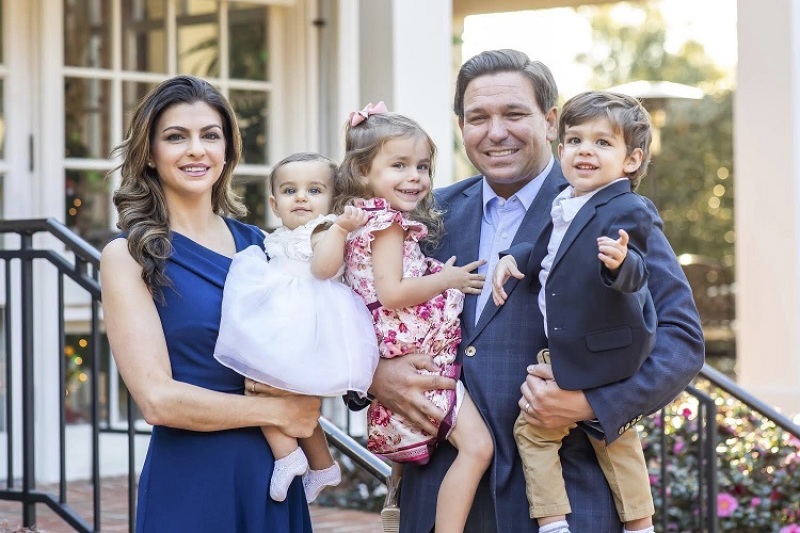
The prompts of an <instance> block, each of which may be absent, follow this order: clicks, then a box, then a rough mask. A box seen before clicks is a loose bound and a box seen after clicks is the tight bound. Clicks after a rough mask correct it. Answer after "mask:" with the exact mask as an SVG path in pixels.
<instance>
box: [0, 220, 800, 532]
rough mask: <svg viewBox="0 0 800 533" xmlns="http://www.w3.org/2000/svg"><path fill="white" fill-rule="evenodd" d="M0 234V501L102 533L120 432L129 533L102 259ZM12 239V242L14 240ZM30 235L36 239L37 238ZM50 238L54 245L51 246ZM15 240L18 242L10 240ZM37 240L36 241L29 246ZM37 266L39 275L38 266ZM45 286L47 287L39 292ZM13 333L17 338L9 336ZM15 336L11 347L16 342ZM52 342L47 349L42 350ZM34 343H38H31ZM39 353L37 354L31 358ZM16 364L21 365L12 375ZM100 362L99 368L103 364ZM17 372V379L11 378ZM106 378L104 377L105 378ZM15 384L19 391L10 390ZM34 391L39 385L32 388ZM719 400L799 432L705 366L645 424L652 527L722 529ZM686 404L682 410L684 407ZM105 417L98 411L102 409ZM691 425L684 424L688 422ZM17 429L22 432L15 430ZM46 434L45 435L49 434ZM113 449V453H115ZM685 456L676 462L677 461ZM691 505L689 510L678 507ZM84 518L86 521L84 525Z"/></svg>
mask: <svg viewBox="0 0 800 533" xmlns="http://www.w3.org/2000/svg"><path fill="white" fill-rule="evenodd" d="M0 234H4V235H5V240H6V243H5V247H4V248H3V249H0V260H2V261H3V263H4V274H5V295H6V306H5V371H4V379H5V400H6V405H5V433H6V435H5V438H6V444H7V456H6V458H5V461H6V483H5V486H4V487H3V486H2V485H0V500H9V501H16V502H20V503H21V504H22V526H24V527H32V526H34V525H35V524H36V505H37V504H44V505H46V506H47V507H49V508H50V509H51V510H52V511H53V512H54V513H55V514H56V515H57V516H59V517H60V518H61V519H63V521H64V522H65V523H66V524H68V525H69V526H70V527H72V528H73V529H74V530H75V531H80V532H90V531H99V530H100V529H101V501H102V497H101V496H102V495H101V491H102V489H103V483H102V479H101V473H100V447H101V445H102V443H101V439H100V436H101V434H105V433H124V434H126V435H127V447H128V450H127V453H128V461H127V483H128V486H127V496H128V510H129V519H128V522H129V530H130V531H133V523H134V512H135V511H134V510H135V499H136V492H135V491H136V475H137V472H136V463H135V447H136V442H135V440H136V439H135V437H136V436H137V435H138V434H142V433H149V431H148V430H142V429H137V428H136V425H135V421H136V420H137V418H138V412H137V411H136V408H135V405H134V403H133V401H132V400H131V398H130V396H129V395H128V394H127V391H124V392H123V394H124V400H125V401H126V410H127V421H126V422H125V423H124V424H123V425H122V427H118V426H117V425H114V424H112V423H111V418H110V417H111V415H110V409H108V406H105V407H104V408H103V409H101V402H100V399H101V397H103V398H106V399H107V398H108V397H109V391H108V390H107V389H105V390H103V391H101V390H100V383H101V381H102V382H103V383H104V384H105V387H108V383H109V381H110V380H109V379H105V380H101V379H100V376H101V369H102V368H106V369H107V370H106V371H107V372H110V371H111V369H113V367H112V366H111V364H110V362H109V361H105V363H103V361H102V358H103V357H107V358H110V352H109V351H108V350H101V346H102V345H103V343H104V342H105V341H104V340H103V338H102V332H101V328H100V297H101V296H100V286H99V282H98V277H99V264H100V263H99V260H100V254H99V252H98V251H97V250H96V249H94V248H93V247H92V246H91V245H89V244H87V243H86V242H85V241H84V240H83V239H81V238H80V237H79V236H77V235H76V234H74V233H73V232H72V231H70V230H69V229H68V228H66V227H65V226H64V225H63V224H61V223H60V222H58V221H57V220H54V219H43V220H6V221H0ZM15 236H16V237H15ZM35 237H36V238H35ZM53 239H57V241H58V242H56V241H54V240H53ZM15 240H16V243H15V242H14V241H15ZM35 241H38V242H35ZM35 263H44V264H47V265H49V266H50V270H54V272H55V275H56V278H57V283H56V284H55V289H54V290H55V292H56V295H54V296H53V300H48V301H47V303H46V304H44V306H45V307H46V309H35V308H34V305H39V304H40V303H43V302H45V301H46V300H45V299H43V298H42V297H41V295H40V296H39V297H38V298H37V297H36V294H35V291H36V290H41V288H39V287H37V286H36V284H35V281H40V280H46V279H47V278H46V277H45V276H46V274H45V273H44V272H43V271H44V270H45V269H44V268H43V267H42V268H39V267H38V266H37V267H36V268H35V267H34V264H35ZM37 269H38V270H37ZM66 281H69V282H72V283H75V284H77V286H78V287H80V288H81V289H82V290H83V291H84V293H85V294H86V296H87V298H88V300H87V301H88V304H87V305H88V308H89V311H90V318H89V330H90V331H89V335H90V339H91V341H90V344H91V368H90V372H89V381H90V387H91V409H90V413H91V416H90V417H89V418H90V423H91V438H90V443H89V445H90V447H91V474H90V478H91V479H90V481H91V484H92V499H93V501H92V514H91V517H90V518H87V517H85V516H82V515H80V514H79V513H78V512H76V511H75V509H74V508H73V507H72V506H71V505H70V502H68V501H67V499H68V498H67V488H68V485H69V483H70V480H69V479H68V476H67V469H66V464H67V463H66V461H67V457H66V437H65V435H66V426H67V420H66V403H65V394H64V383H65V376H66V369H65V362H64V359H65V358H64V356H63V354H64V348H65V326H66V324H67V321H66V317H65V307H66V302H65V282H66ZM45 289H46V288H45ZM50 312H52V313H55V320H56V322H57V324H58V327H57V331H56V334H55V335H54V336H51V337H48V336H47V335H44V334H43V332H40V331H35V330H34V324H35V323H36V322H35V321H34V315H35V313H36V316H37V317H41V316H42V315H43V314H46V313H50ZM15 334H16V335H15ZM15 339H16V341H15ZM50 342H52V346H42V345H41V344H43V343H50ZM37 343H39V345H37ZM53 352H55V355H56V356H57V358H58V360H59V361H60V362H59V373H58V374H59V378H58V379H59V384H58V387H59V389H60V391H59V394H58V396H59V405H58V410H59V416H58V427H56V428H50V427H47V428H42V430H43V431H46V432H48V435H47V440H49V441H50V442H52V438H53V437H52V435H54V434H56V433H57V434H58V439H57V441H58V450H59V474H58V478H59V482H58V491H57V492H58V493H57V494H52V493H48V492H45V491H41V490H37V488H36V487H37V484H36V468H35V457H36V449H37V444H38V443H39V442H41V439H37V437H36V435H35V429H36V428H35V424H34V413H35V407H36V406H35V401H36V396H35V395H34V386H35V379H34V378H35V376H36V375H37V374H36V369H35V368H34V364H35V362H38V361H40V362H43V363H44V361H47V362H46V363H45V364H50V359H49V357H50V355H49V354H52V353H53ZM37 353H39V354H43V355H40V356H39V358H38V359H37V357H36V356H35V354H37ZM16 364H19V365H20V368H19V370H17V368H16V366H15V365H16ZM103 365H105V366H103ZM17 373H19V374H20V375H21V379H19V380H18V381H17V380H16V379H15V376H16V375H17ZM106 377H107V376H106ZM17 383H18V384H19V390H17ZM38 385H39V387H41V386H42V385H41V384H38ZM720 395H725V396H727V397H729V398H734V399H735V400H736V401H738V402H741V403H742V404H745V405H747V406H748V408H749V409H750V410H752V411H756V412H758V413H760V415H761V416H763V417H765V418H767V419H769V420H770V421H771V424H774V425H775V426H776V427H779V428H781V429H782V430H783V431H786V432H789V433H791V434H793V435H795V436H797V437H800V427H798V426H797V425H796V424H794V423H793V422H792V421H791V420H790V419H788V418H787V417H786V416H784V415H782V414H781V413H779V412H778V411H776V410H775V409H773V408H772V407H770V406H769V405H767V404H765V403H764V402H762V401H760V400H759V399H757V398H755V397H753V396H752V395H750V394H748V393H747V392H746V391H744V390H743V389H742V388H740V387H738V386H737V385H736V384H735V383H734V382H733V381H731V380H730V379H728V378H727V377H725V376H724V375H723V374H721V373H720V372H717V371H716V370H714V369H713V368H711V367H708V366H706V367H704V368H703V370H702V371H701V373H700V376H699V378H698V380H697V381H696V383H694V384H693V385H691V386H689V387H687V388H686V390H685V391H684V393H682V395H681V397H680V398H678V399H677V400H676V401H675V402H673V403H672V404H670V406H667V407H666V408H664V409H662V410H661V411H660V413H658V414H657V415H655V416H654V417H651V418H650V419H647V420H645V421H643V432H642V438H643V444H644V447H645V454H646V456H647V457H648V461H649V464H650V468H651V475H652V476H654V477H655V478H657V482H655V483H654V487H655V488H654V495H655V499H656V503H657V516H656V522H657V524H659V526H658V527H659V529H661V530H663V531H668V530H669V528H668V526H669V522H670V521H672V518H670V517H674V516H675V515H687V516H689V515H691V517H692V518H691V520H692V521H693V522H692V524H693V525H692V526H690V527H691V528H692V529H691V530H692V531H707V532H716V531H718V530H719V525H718V512H717V491H718V457H717V451H716V450H717V447H718V439H719V438H718V435H719V420H718V416H717V405H718V403H719V402H720V399H719V398H720ZM687 402H688V404H690V405H691V406H693V407H692V409H690V411H691V414H690V416H689V415H687V414H686V413H684V412H682V411H681V409H683V410H686V409H687V408H686V407H685V405H686V404H687ZM681 406H683V407H681ZM101 411H102V412H101ZM680 417H683V419H684V421H683V422H682V423H684V424H685V423H691V424H693V426H692V431H691V432H690V436H689V440H691V443H690V450H691V453H692V459H691V461H690V467H689V468H690V469H691V477H692V479H693V480H694V481H695V482H696V483H695V485H696V489H694V490H695V492H694V493H692V495H691V497H690V499H691V503H690V504H686V503H685V502H683V501H681V502H678V503H676V501H677V499H676V496H675V493H674V490H670V489H671V487H672V485H673V479H672V477H674V473H673V472H672V470H674V468H672V467H673V466H674V464H675V463H676V462H677V461H679V458H678V457H677V455H676V454H677V452H676V451H675V442H677V438H678V437H677V436H676V434H675V433H674V430H673V429H672V428H673V427H674V426H675V424H674V423H672V422H670V421H674V420H675V419H676V418H680ZM687 421H688V422H687ZM17 425H18V426H19V427H20V428H21V435H19V436H18V435H17V434H16V430H15V428H16V427H17ZM321 425H322V427H323V429H324V430H325V432H326V433H327V435H328V441H329V443H330V444H331V445H332V446H334V447H335V448H336V449H338V450H339V451H340V452H341V453H343V454H344V455H346V456H348V457H349V458H350V459H352V461H353V462H354V463H355V464H356V465H358V466H359V467H360V468H363V469H365V470H366V471H367V472H369V473H370V474H371V476H372V477H373V478H374V479H375V481H376V483H385V481H386V479H387V476H388V475H389V473H390V469H389V466H388V465H387V464H386V463H385V462H384V461H382V460H381V459H379V458H377V457H376V456H374V455H373V454H371V453H369V452H368V451H367V450H366V449H365V448H364V447H363V446H361V445H360V444H359V443H358V442H357V441H355V440H354V439H353V438H351V437H350V436H349V435H348V434H347V433H346V432H344V431H342V430H341V429H339V428H338V427H336V426H335V425H334V424H332V423H331V422H330V421H328V420H326V419H322V420H321ZM51 429H52V432H53V433H52V434H50V433H49V432H50V431H51ZM117 453H119V451H118V450H117ZM19 457H21V464H22V470H21V472H20V473H19V475H18V474H17V472H15V469H14V466H15V461H16V460H17V459H18V458H19ZM680 460H683V459H680ZM686 505H691V508H684V507H685V506H686ZM90 522H91V523H90Z"/></svg>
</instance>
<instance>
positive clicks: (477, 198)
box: [443, 179, 483, 336]
mask: <svg viewBox="0 0 800 533" xmlns="http://www.w3.org/2000/svg"><path fill="white" fill-rule="evenodd" d="M482 190H483V179H480V180H477V181H476V182H475V184H474V185H472V186H471V187H469V188H467V189H465V190H464V192H463V193H462V194H463V195H464V196H465V197H466V199H465V201H463V202H454V203H453V205H451V206H450V207H451V212H450V220H449V224H448V226H449V230H450V231H451V238H450V243H451V246H452V250H451V252H450V255H455V256H456V258H457V259H456V262H457V264H459V265H465V264H467V263H471V262H472V261H475V260H477V259H478V252H479V250H480V234H481V219H482V218H483V192H482ZM443 259H444V260H447V259H448V257H444V258H443ZM477 302H478V296H477V295H476V294H467V295H465V296H464V310H463V311H462V314H461V317H462V319H461V327H462V329H463V330H464V335H465V336H466V335H467V334H468V332H469V331H470V330H471V329H472V328H473V327H474V324H475V308H476V306H477Z"/></svg>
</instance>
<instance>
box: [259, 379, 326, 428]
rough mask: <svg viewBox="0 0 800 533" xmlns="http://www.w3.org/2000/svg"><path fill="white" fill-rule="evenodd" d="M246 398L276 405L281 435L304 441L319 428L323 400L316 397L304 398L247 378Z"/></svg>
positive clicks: (277, 424)
mask: <svg viewBox="0 0 800 533" xmlns="http://www.w3.org/2000/svg"><path fill="white" fill-rule="evenodd" d="M244 386H245V389H244V394H245V396H253V397H256V398H265V399H269V400H270V401H271V402H273V403H274V405H275V407H276V410H277V411H278V412H279V413H280V417H279V418H278V419H277V420H275V421H274V424H273V425H274V426H275V427H276V428H278V429H279V430H280V431H281V433H284V434H286V435H288V436H290V437H295V438H298V439H303V438H306V437H310V436H311V434H312V433H313V432H314V428H316V427H317V424H318V423H319V417H320V405H321V403H322V402H321V400H320V399H319V398H318V397H316V396H303V395H301V394H295V393H293V392H289V391H286V390H283V389H276V388H275V387H271V386H269V385H265V384H263V383H259V382H257V381H253V380H252V379H249V378H245V380H244Z"/></svg>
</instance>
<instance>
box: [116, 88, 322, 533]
mask: <svg viewBox="0 0 800 533" xmlns="http://www.w3.org/2000/svg"><path fill="white" fill-rule="evenodd" d="M115 153H118V154H120V155H121V156H122V164H121V165H120V167H119V170H120V171H121V174H122V182H121V184H120V188H119V189H118V190H117V191H116V193H115V194H114V204H115V206H116V208H117V212H118V214H119V223H118V226H119V228H120V229H121V230H122V232H123V235H122V236H121V238H118V239H115V240H113V241H112V242H110V243H109V244H108V245H107V246H106V247H105V249H104V250H103V254H102V259H101V269H100V272H101V283H102V288H103V311H104V317H105V324H106V329H107V332H108V338H109V341H110V343H111V348H112V351H113V353H114V358H115V361H116V363H117V366H118V367H119V371H120V374H121V375H122V378H123V380H124V381H125V384H126V385H127V387H128V389H129V390H130V392H131V395H132V396H133V398H134V400H135V401H136V404H137V405H138V406H139V408H140V409H141V411H142V414H143V416H144V418H145V420H146V421H147V422H148V423H150V424H152V425H153V435H152V438H151V440H150V447H149V449H148V452H147V459H146V460H145V464H144V468H143V470H142V474H141V478H140V480H139V498H138V511H137V519H136V531H137V532H147V531H159V532H161V531H197V532H202V531H208V532H219V531H225V532H253V531H280V532H304V531H311V523H310V518H309V514H308V507H307V504H306V502H305V497H304V495H303V487H302V484H301V480H300V479H299V478H298V479H297V480H295V482H294V483H293V484H292V486H291V487H290V489H289V493H288V497H287V499H286V501H285V502H283V503H282V504H278V503H276V502H274V501H272V500H271V499H270V498H269V497H268V485H269V479H270V475H271V473H272V469H273V464H274V459H273V455H272V452H271V451H270V449H269V447H268V445H267V443H266V441H265V440H264V438H263V437H262V435H261V430H260V429H259V426H265V425H267V426H275V427H276V428H278V429H279V430H280V431H281V432H283V433H286V434H288V435H291V436H294V437H308V436H310V435H311V433H312V431H313V429H314V427H315V425H316V423H317V419H318V417H319V399H318V398H313V397H303V396H291V397H272V398H264V397H256V396H255V395H250V396H247V395H244V394H242V392H243V378H242V377H241V376H240V375H239V374H237V373H236V372H234V371H232V370H230V369H228V368H226V367H223V366H222V365H220V364H219V363H218V362H217V361H216V360H215V359H214V357H213V351H214V343H215V341H216V338H217V332H218V328H219V320H220V304H221V299H222V288H223V285H224V282H225V277H226V275H227V272H228V268H229V266H230V263H231V257H232V256H233V255H234V254H235V253H236V252H237V251H240V250H243V249H244V248H246V247H247V246H249V245H252V244H257V245H261V246H263V244H262V243H263V239H264V235H263V233H262V232H261V231H260V230H258V229H257V228H255V227H253V226H249V225H246V224H242V223H240V222H237V221H235V220H233V219H231V218H228V215H242V214H243V213H244V207H243V205H242V204H241V203H240V202H239V200H238V198H237V197H236V195H235V194H234V193H233V191H232V189H231V180H232V176H233V169H234V167H235V166H236V163H237V162H238V161H239V158H240V156H241V138H240V135H239V130H238V126H237V124H236V119H235V116H234V113H233V111H232V110H231V108H230V105H229V104H228V102H227V101H226V100H225V99H224V97H223V96H222V95H221V94H220V93H219V92H218V91H217V90H216V89H214V88H213V87H212V86H211V85H210V84H209V83H207V82H205V81H203V80H200V79H197V78H192V77H187V76H179V77H176V78H172V79H170V80H167V81H165V82H163V83H162V84H160V85H159V86H158V87H156V88H155V89H154V90H153V91H152V92H150V93H149V94H148V95H147V96H146V97H145V98H144V100H143V101H142V102H141V103H140V104H139V106H138V107H137V109H136V110H135V112H134V114H133V118H132V121H131V125H130V128H129V130H128V135H127V138H126V140H125V141H124V142H123V143H122V144H121V145H120V146H118V147H117V148H116V149H115ZM261 387H263V386H261ZM247 392H248V393H249V392H250V391H247Z"/></svg>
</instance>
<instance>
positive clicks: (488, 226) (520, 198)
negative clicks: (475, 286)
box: [475, 157, 555, 324]
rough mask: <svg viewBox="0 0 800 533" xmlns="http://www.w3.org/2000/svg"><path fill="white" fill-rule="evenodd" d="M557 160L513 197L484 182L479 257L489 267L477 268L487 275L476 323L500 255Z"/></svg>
mask: <svg viewBox="0 0 800 533" xmlns="http://www.w3.org/2000/svg"><path fill="white" fill-rule="evenodd" d="M554 161H555V160H554V159H553V158H552V157H551V158H550V161H549V162H548V163H547V166H546V167H545V168H544V170H543V171H542V173H541V174H539V175H538V176H536V177H535V178H534V179H532V180H531V181H529V182H528V183H526V184H525V186H524V187H523V188H521V189H520V190H519V191H517V193H516V194H514V195H513V196H511V197H510V198H507V199H506V198H501V197H499V196H497V194H495V192H494V190H492V188H491V186H490V185H489V184H488V183H487V181H486V178H484V179H483V218H482V219H481V239H480V248H479V249H478V257H479V258H480V259H486V261H487V262H486V264H485V265H483V266H482V267H480V268H478V273H479V274H483V275H485V276H486V282H485V283H484V284H483V290H482V291H481V293H480V295H478V302H477V306H476V309H475V323H476V324H477V323H478V319H479V318H480V316H481V311H483V308H484V306H485V305H486V302H488V301H489V298H490V297H491V295H492V278H491V276H492V274H493V273H494V267H495V266H496V265H497V261H498V259H499V254H500V252H502V251H503V250H507V249H508V248H510V247H511V242H512V241H513V240H514V236H515V235H516V234H517V230H518V229H519V226H520V224H521V223H522V219H523V218H525V214H526V213H527V212H528V208H529V207H530V206H531V204H532V203H533V200H534V199H535V198H536V195H537V194H539V190H540V189H541V188H542V183H543V182H544V179H545V178H546V177H547V175H548V174H549V173H550V170H551V169H552V168H553V163H554Z"/></svg>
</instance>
